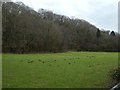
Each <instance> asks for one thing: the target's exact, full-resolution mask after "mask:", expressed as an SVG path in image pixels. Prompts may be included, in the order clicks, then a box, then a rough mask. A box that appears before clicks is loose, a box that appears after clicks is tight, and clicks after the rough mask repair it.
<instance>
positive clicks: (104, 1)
mask: <svg viewBox="0 0 120 90" xmlns="http://www.w3.org/2000/svg"><path fill="white" fill-rule="evenodd" d="M12 1H22V2H23V3H24V4H25V5H28V6H30V7H32V8H34V9H35V10H36V11H38V9H40V8H43V9H48V10H52V11H53V12H54V13H57V14H62V15H65V16H69V17H72V16H74V17H76V18H79V19H84V20H86V21H88V22H90V23H92V24H93V25H95V26H97V27H99V28H100V29H106V30H111V31H112V30H114V31H116V32H118V1H119V0H12Z"/></svg>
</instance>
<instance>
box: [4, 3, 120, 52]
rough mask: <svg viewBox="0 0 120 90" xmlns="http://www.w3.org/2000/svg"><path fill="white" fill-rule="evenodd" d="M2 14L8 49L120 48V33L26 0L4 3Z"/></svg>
mask: <svg viewBox="0 0 120 90" xmlns="http://www.w3.org/2000/svg"><path fill="white" fill-rule="evenodd" d="M2 14H3V18H2V19H3V20H2V28H3V45H2V47H3V52H4V53H40V52H64V51H118V37H119V35H118V34H116V33H115V32H114V31H112V32H109V31H101V30H100V29H99V28H97V27H96V26H94V25H92V24H90V23H89V22H87V21H85V20H81V19H77V18H76V19H71V18H69V17H67V16H63V15H58V14H55V13H53V12H52V11H49V10H45V9H39V11H38V12H36V11H34V10H33V9H32V8H30V7H28V6H26V5H25V4H23V3H22V2H17V3H13V2H7V3H3V7H2Z"/></svg>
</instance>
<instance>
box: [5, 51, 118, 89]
mask: <svg viewBox="0 0 120 90" xmlns="http://www.w3.org/2000/svg"><path fill="white" fill-rule="evenodd" d="M30 60H31V61H33V62H31V63H29V62H30ZM40 60H41V61H40ZM117 64H118V54H117V53H105V52H67V53H56V54H3V88H108V87H109V86H110V85H111V77H110V72H111V71H112V70H113V69H114V68H116V67H117Z"/></svg>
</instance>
